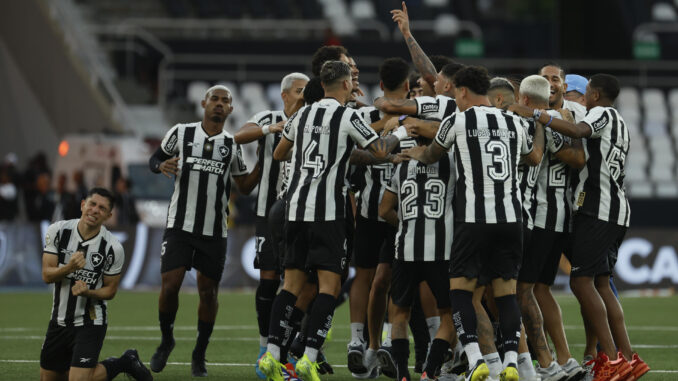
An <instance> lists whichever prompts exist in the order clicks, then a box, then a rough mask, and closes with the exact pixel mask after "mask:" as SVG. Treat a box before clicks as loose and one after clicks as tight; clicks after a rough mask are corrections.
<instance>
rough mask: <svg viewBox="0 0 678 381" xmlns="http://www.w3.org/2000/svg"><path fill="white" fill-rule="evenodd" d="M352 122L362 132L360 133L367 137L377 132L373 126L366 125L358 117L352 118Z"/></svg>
mask: <svg viewBox="0 0 678 381" xmlns="http://www.w3.org/2000/svg"><path fill="white" fill-rule="evenodd" d="M351 123H352V124H353V127H355V129H356V130H358V132H360V135H362V136H363V137H365V138H370V137H372V136H374V135H375V134H376V133H375V132H374V130H373V129H372V128H370V127H369V126H366V125H365V123H363V121H362V120H360V119H358V118H356V119H353V120H351Z"/></svg>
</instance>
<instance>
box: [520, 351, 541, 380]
mask: <svg viewBox="0 0 678 381" xmlns="http://www.w3.org/2000/svg"><path fill="white" fill-rule="evenodd" d="M518 375H520V378H528V379H529V378H534V377H536V376H537V371H535V370H534V366H533V365H532V356H530V352H525V353H521V354H519V355H518Z"/></svg>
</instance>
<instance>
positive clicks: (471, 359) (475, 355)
mask: <svg viewBox="0 0 678 381" xmlns="http://www.w3.org/2000/svg"><path fill="white" fill-rule="evenodd" d="M464 352H466V357H467V358H468V367H469V368H473V367H474V366H475V365H476V363H477V362H478V360H482V359H483V354H482V353H481V352H480V346H479V345H478V343H477V342H473V343H469V344H466V345H464Z"/></svg>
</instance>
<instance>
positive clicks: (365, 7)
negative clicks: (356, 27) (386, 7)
mask: <svg viewBox="0 0 678 381" xmlns="http://www.w3.org/2000/svg"><path fill="white" fill-rule="evenodd" d="M351 15H352V16H353V18H356V19H373V18H375V17H377V12H376V11H375V10H374V4H372V2H371V1H367V0H355V1H353V3H351Z"/></svg>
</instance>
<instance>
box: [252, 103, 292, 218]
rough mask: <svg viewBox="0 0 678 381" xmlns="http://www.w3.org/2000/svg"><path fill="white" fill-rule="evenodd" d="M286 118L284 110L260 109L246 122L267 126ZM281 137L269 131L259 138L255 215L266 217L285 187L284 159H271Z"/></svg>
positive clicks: (285, 165) (279, 134)
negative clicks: (258, 170)
mask: <svg viewBox="0 0 678 381" xmlns="http://www.w3.org/2000/svg"><path fill="white" fill-rule="evenodd" d="M283 120H287V116H285V112H284V111H271V110H267V111H261V112H258V113H256V114H255V115H254V116H253V117H252V118H250V120H248V121H247V123H254V124H256V125H257V126H259V127H264V126H268V125H271V124H275V123H278V122H281V121H283ZM280 139H282V132H277V133H270V134H268V135H265V136H262V137H261V138H259V149H258V154H257V156H258V158H257V160H258V162H259V168H261V177H260V178H259V193H258V194H257V205H256V207H255V210H256V213H257V216H259V217H266V216H268V211H269V210H270V209H271V205H273V203H274V202H275V200H276V199H277V198H278V195H280V194H281V193H283V191H284V188H285V185H286V184H285V176H286V170H287V169H286V167H287V162H286V161H277V160H273V151H274V150H275V147H276V146H277V145H278V143H279V142H280Z"/></svg>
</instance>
